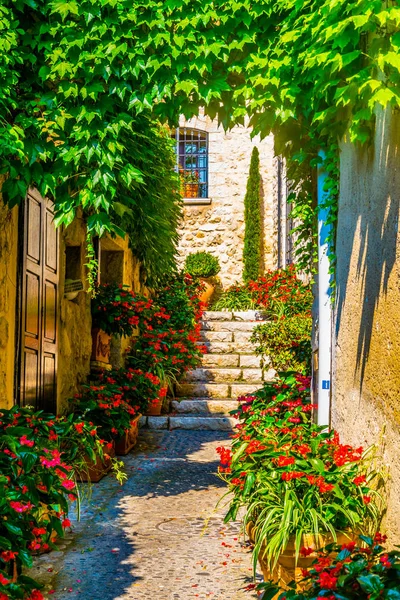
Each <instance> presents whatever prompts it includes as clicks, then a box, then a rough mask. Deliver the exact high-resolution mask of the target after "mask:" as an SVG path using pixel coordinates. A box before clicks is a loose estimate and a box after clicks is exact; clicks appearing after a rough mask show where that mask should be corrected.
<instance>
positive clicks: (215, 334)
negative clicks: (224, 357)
mask: <svg viewBox="0 0 400 600" xmlns="http://www.w3.org/2000/svg"><path fill="white" fill-rule="evenodd" d="M200 337H201V339H202V340H204V341H205V342H232V341H233V333H232V332H231V331H202V332H201V335H200Z"/></svg>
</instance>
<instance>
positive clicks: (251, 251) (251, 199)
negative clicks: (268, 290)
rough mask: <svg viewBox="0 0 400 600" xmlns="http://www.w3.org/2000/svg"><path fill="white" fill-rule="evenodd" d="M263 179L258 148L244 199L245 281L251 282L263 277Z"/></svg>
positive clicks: (255, 148) (253, 153) (255, 151)
mask: <svg viewBox="0 0 400 600" xmlns="http://www.w3.org/2000/svg"><path fill="white" fill-rule="evenodd" d="M260 194H261V177H260V155H259V152H258V148H257V146H254V148H253V151H252V153H251V161H250V172H249V178H248V180H247V189H246V196H245V198H244V227H245V228H244V246H243V263H244V267H243V279H244V281H250V280H252V279H253V280H254V279H257V278H258V277H259V275H261V260H262V256H261V249H262V245H261V244H262V225H261V196H260Z"/></svg>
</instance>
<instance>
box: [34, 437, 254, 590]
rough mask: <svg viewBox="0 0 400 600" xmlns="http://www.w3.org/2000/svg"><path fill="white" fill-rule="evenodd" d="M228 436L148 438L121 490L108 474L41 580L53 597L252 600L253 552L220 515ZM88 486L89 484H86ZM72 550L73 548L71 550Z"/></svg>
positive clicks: (46, 559) (42, 569)
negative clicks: (221, 449)
mask: <svg viewBox="0 0 400 600" xmlns="http://www.w3.org/2000/svg"><path fill="white" fill-rule="evenodd" d="M227 437H228V434H227V433H226V432H212V431H178V432H176V431H172V432H169V431H163V432H157V431H146V432H143V433H142V434H141V441H140V442H139V444H138V446H137V448H136V449H135V451H134V452H133V453H131V454H130V455H128V456H127V457H126V458H125V459H124V463H125V468H126V471H127V474H128V475H129V479H128V481H126V483H125V484H124V485H123V486H122V487H121V486H120V485H119V484H118V483H117V482H116V481H115V479H114V478H112V477H106V478H105V479H103V480H102V481H101V482H100V483H99V484H97V485H96V486H94V487H93V490H92V495H91V497H90V498H86V499H83V501H82V520H81V522H80V523H79V522H77V521H76V518H75V517H76V515H72V516H71V521H72V527H73V532H74V533H73V534H68V535H67V536H66V539H64V540H62V541H61V546H60V547H61V550H60V551H58V552H53V553H51V554H47V555H43V556H42V557H41V558H40V559H39V560H38V562H37V564H36V567H35V568H34V571H36V573H34V576H35V577H37V579H39V580H40V581H42V582H43V583H45V584H46V587H47V588H48V586H49V585H51V590H50V591H51V592H52V594H51V595H50V596H49V597H51V598H52V599H54V600H66V599H70V598H75V597H81V598H84V599H85V600H128V599H129V600H141V599H142V598H146V599H149V598H157V599H158V600H173V599H175V598H176V599H180V600H182V599H183V598H184V599H185V600H186V599H188V600H189V599H197V598H198V599H199V600H200V599H201V600H203V599H212V600H228V599H229V600H242V599H243V600H244V599H245V598H246V599H248V600H250V599H251V598H253V597H254V596H253V593H251V592H249V591H245V588H246V587H247V586H248V585H249V584H251V582H252V581H253V580H252V568H251V553H250V551H249V550H248V549H247V548H246V547H244V546H243V545H242V542H243V538H241V535H240V530H239V525H238V526H237V527H236V526H233V525H232V524H229V525H224V523H223V517H222V515H223V512H224V511H223V508H221V511H220V514H217V513H215V512H214V509H215V505H216V503H217V501H218V499H219V498H220V497H221V496H222V495H223V493H224V491H225V490H224V486H223V484H222V483H221V482H220V481H219V480H218V478H217V477H216V476H215V473H216V471H217V466H218V456H217V454H216V451H215V449H216V447H218V445H219V444H220V443H221V442H222V443H226V440H227ZM84 487H86V486H84ZM67 547H68V551H67V552H64V551H63V550H64V549H66V548H67Z"/></svg>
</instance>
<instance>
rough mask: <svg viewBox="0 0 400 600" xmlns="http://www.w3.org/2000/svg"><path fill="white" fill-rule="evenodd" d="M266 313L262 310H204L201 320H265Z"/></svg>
mask: <svg viewBox="0 0 400 600" xmlns="http://www.w3.org/2000/svg"><path fill="white" fill-rule="evenodd" d="M266 318H267V317H266V314H265V312H264V311H262V310H238V311H233V312H232V311H228V310H227V311H225V310H206V311H205V312H204V313H203V321H265V320H266Z"/></svg>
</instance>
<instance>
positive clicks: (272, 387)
mask: <svg viewBox="0 0 400 600" xmlns="http://www.w3.org/2000/svg"><path fill="white" fill-rule="evenodd" d="M309 393H310V390H309V378H307V377H305V376H302V375H299V374H294V373H289V374H286V375H284V374H281V376H280V377H279V378H278V379H277V380H276V381H275V382H273V383H267V384H265V385H264V388H263V389H262V390H260V392H259V393H257V394H255V395H253V396H248V397H244V398H242V399H240V400H241V406H240V408H239V409H238V410H237V411H236V416H237V417H238V419H239V428H238V432H237V434H236V436H235V440H234V442H233V448H232V452H233V454H232V453H231V452H230V451H229V450H227V449H224V448H220V449H219V452H220V455H221V459H222V461H221V467H220V476H221V477H222V478H223V479H224V480H225V481H226V482H227V483H228V485H229V492H230V493H233V499H232V501H231V504H230V508H229V511H228V513H227V515H226V521H229V520H234V519H235V518H236V516H237V513H238V510H239V509H240V508H241V507H243V506H244V507H245V508H246V514H245V518H244V523H245V526H247V530H248V533H249V534H250V536H251V537H252V541H253V542H254V565H256V563H257V559H258V560H259V562H260V563H261V566H262V569H263V572H264V574H265V576H266V577H268V576H269V577H271V576H272V577H274V578H280V579H282V580H283V581H290V580H291V579H295V578H297V579H298V577H299V567H302V566H304V562H303V564H302V561H303V557H301V553H300V550H301V548H302V547H303V546H306V547H309V548H311V549H312V551H315V549H317V548H318V547H319V546H321V545H325V544H326V543H327V542H328V541H334V540H336V539H339V536H340V535H341V533H344V534H345V535H347V536H349V537H350V538H351V536H354V534H355V533H358V532H362V533H365V532H368V531H376V530H377V528H378V526H379V523H380V519H381V515H382V508H383V500H382V496H381V494H380V492H379V488H380V487H382V486H383V484H384V480H383V477H382V475H381V474H380V473H379V472H376V471H375V470H374V469H372V468H371V464H370V462H369V456H370V451H367V452H363V449H362V448H354V447H352V446H350V445H348V444H341V443H340V440H339V436H338V435H337V433H336V432H335V431H333V430H331V431H326V430H324V428H321V427H318V426H316V425H314V424H313V423H312V421H311V419H310V413H311V411H312V409H313V405H312V404H311V403H310V401H309ZM308 560H309V559H308Z"/></svg>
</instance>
